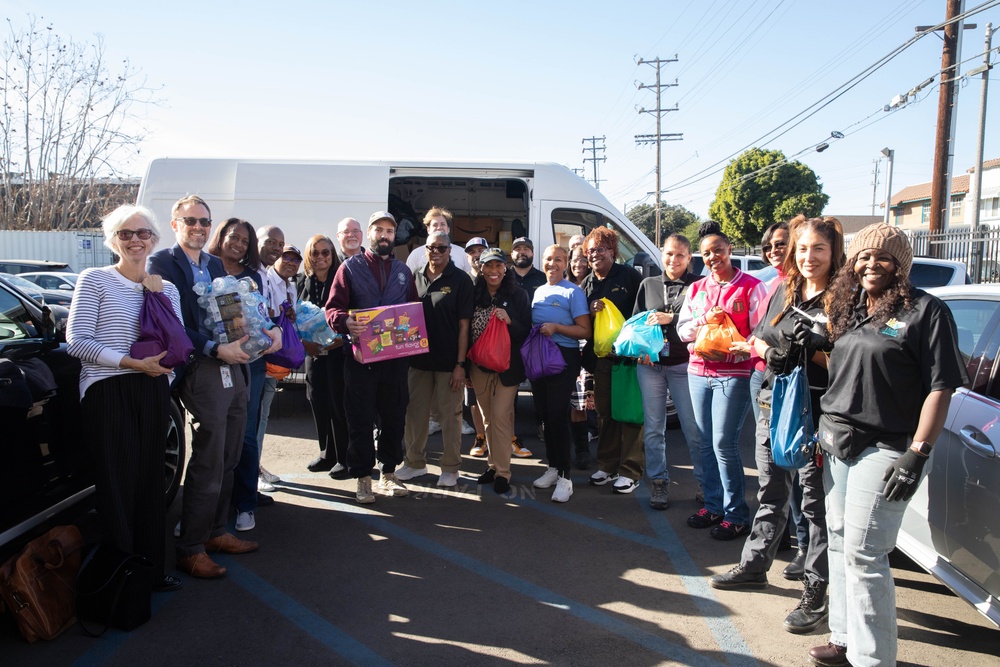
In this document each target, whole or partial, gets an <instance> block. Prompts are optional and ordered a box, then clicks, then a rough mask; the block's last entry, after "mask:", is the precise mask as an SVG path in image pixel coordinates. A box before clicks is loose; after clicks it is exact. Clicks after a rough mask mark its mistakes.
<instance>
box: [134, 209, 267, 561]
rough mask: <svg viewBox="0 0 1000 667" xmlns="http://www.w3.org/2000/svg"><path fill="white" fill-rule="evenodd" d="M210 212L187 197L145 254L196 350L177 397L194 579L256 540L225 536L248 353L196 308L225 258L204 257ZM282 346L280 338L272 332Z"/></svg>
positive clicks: (221, 272) (182, 555)
mask: <svg viewBox="0 0 1000 667" xmlns="http://www.w3.org/2000/svg"><path fill="white" fill-rule="evenodd" d="M211 216H212V214H211V212H210V211H209V208H208V204H206V203H205V201H204V200H203V199H201V197H198V196H195V195H189V196H187V197H184V198H183V199H181V200H179V201H178V202H177V203H176V204H174V206H173V209H171V214H170V217H171V220H170V226H171V228H172V229H173V230H174V234H175V236H176V239H177V242H176V243H175V244H174V245H173V247H171V248H165V249H163V250H160V251H157V252H156V253H154V254H152V255H150V257H149V259H148V260H147V263H146V270H147V272H149V273H151V274H155V275H159V276H162V277H163V279H164V280H169V281H170V282H172V283H173V284H174V285H175V286H176V287H177V289H178V291H179V292H180V295H181V314H182V315H183V319H184V328H185V329H186V330H187V334H188V336H189V337H190V338H191V342H192V343H194V347H195V349H194V352H193V353H192V354H191V357H190V358H189V360H188V363H187V364H185V366H184V374H183V377H182V378H181V380H180V387H179V390H180V397H181V402H182V403H183V404H184V409H185V410H187V411H188V412H190V413H191V416H192V417H193V418H194V419H193V422H192V424H193V437H192V439H191V456H190V458H189V459H188V467H187V476H186V477H185V479H184V500H183V505H182V508H181V533H180V537H179V538H178V540H177V542H176V550H177V569H179V570H181V571H182V572H187V573H188V574H190V575H191V576H193V577H205V578H211V577H220V576H222V575H224V574H225V573H226V568H224V567H222V566H220V565H219V564H217V563H216V562H215V561H213V560H212V558H211V557H210V556H209V555H208V553H209V552H211V553H215V552H223V553H246V552H248V551H253V550H255V549H256V548H257V543H256V542H250V541H246V540H241V539H239V538H237V537H236V536H235V535H233V534H232V533H229V532H227V531H226V520H227V518H228V516H229V500H230V498H231V496H232V488H233V469H234V468H235V467H236V463H237V462H238V461H239V458H240V453H241V451H242V447H243V431H244V429H245V427H246V418H247V396H248V390H247V378H248V371H247V367H246V362H247V361H248V360H249V357H248V356H247V354H246V353H245V352H244V351H243V350H242V349H241V348H240V344H241V343H242V342H244V341H245V340H246V338H243V339H241V340H238V341H233V342H230V343H225V344H219V343H216V342H215V341H214V340H213V339H212V331H211V330H210V329H209V327H207V326H206V325H205V318H206V317H207V313H206V311H205V309H204V308H202V307H200V306H199V305H198V295H197V294H196V293H195V292H194V289H193V288H194V285H195V283H210V282H211V281H212V280H214V279H215V278H219V277H223V276H225V275H226V271H225V269H224V268H223V266H222V261H221V260H220V259H219V258H218V257H213V256H211V255H209V254H208V253H206V252H204V251H203V250H202V248H203V247H204V246H205V244H206V243H207V242H208V238H209V232H210V230H211V227H212V217H211ZM277 340H278V343H277V346H278V347H280V341H281V338H280V334H277Z"/></svg>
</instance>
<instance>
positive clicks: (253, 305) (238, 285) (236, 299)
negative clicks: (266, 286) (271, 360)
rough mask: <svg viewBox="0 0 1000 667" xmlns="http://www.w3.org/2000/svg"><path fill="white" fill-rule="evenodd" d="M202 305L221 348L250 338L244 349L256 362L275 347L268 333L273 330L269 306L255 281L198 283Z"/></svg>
mask: <svg viewBox="0 0 1000 667" xmlns="http://www.w3.org/2000/svg"><path fill="white" fill-rule="evenodd" d="M193 289H194V291H195V294H197V295H198V305H199V306H201V307H202V308H204V309H205V310H206V311H207V312H208V317H206V318H205V326H207V327H208V328H209V329H211V330H212V338H213V339H214V340H215V342H217V343H219V344H223V343H231V342H233V341H234V340H239V339H240V338H243V337H244V336H247V335H249V338H248V339H247V340H246V341H244V342H243V344H242V345H241V346H240V347H241V348H242V349H243V351H244V352H246V353H247V354H248V355H250V360H251V361H253V360H255V359H257V358H258V357H260V356H261V354H263V353H264V350H266V349H267V348H269V347H270V346H271V339H270V337H268V335H267V334H265V333H264V329H266V328H268V327H270V326H271V319H270V318H269V317H268V316H267V302H266V301H265V299H264V297H263V296H261V295H260V293H259V292H258V291H257V284H256V283H255V282H254V281H253V279H251V278H240V279H239V280H237V279H236V278H234V277H233V276H226V277H224V278H216V279H215V280H213V281H212V282H211V283H195V286H194V288H193Z"/></svg>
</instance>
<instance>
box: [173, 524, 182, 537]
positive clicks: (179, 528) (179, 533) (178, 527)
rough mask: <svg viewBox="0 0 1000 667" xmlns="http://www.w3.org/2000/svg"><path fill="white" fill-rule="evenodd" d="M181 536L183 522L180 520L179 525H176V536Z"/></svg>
mask: <svg viewBox="0 0 1000 667" xmlns="http://www.w3.org/2000/svg"><path fill="white" fill-rule="evenodd" d="M180 536H181V522H180V521H178V522H177V525H176V526H174V537H180Z"/></svg>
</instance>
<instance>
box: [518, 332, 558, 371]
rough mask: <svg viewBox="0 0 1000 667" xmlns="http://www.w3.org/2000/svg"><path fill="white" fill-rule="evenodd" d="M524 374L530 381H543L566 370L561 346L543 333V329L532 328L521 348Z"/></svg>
mask: <svg viewBox="0 0 1000 667" xmlns="http://www.w3.org/2000/svg"><path fill="white" fill-rule="evenodd" d="M521 361H523V362H524V374H525V375H526V376H528V379H529V380H541V379H542V378H545V377H549V376H551V375H557V374H559V373H562V372H563V370H564V369H565V368H566V360H565V359H563V356H562V352H560V351H559V346H558V345H556V343H555V341H553V340H552V339H551V338H549V337H548V336H546V335H544V334H543V333H542V330H541V327H537V326H536V327H531V331H530V332H528V338H527V340H525V341H524V345H522V346H521Z"/></svg>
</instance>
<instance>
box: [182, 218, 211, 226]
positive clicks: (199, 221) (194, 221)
mask: <svg viewBox="0 0 1000 667" xmlns="http://www.w3.org/2000/svg"><path fill="white" fill-rule="evenodd" d="M174 220H180V221H181V222H183V223H184V224H185V225H187V226H188V227H194V226H195V225H201V226H202V227H211V226H212V219H211V218H193V217H187V218H174Z"/></svg>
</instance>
